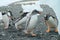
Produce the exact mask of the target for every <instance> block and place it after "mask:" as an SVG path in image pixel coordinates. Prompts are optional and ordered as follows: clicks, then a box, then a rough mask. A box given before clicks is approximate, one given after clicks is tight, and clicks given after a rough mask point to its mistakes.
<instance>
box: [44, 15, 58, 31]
mask: <svg viewBox="0 0 60 40" xmlns="http://www.w3.org/2000/svg"><path fill="white" fill-rule="evenodd" d="M44 19H45V24H46V25H47V26H48V29H47V30H46V32H50V31H51V30H50V28H55V32H58V30H57V26H58V25H57V19H56V18H55V17H54V16H52V15H50V14H46V15H45V17H44Z"/></svg>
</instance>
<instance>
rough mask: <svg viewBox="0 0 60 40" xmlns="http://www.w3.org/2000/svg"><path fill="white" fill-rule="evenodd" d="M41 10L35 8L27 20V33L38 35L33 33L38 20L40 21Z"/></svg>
mask: <svg viewBox="0 0 60 40" xmlns="http://www.w3.org/2000/svg"><path fill="white" fill-rule="evenodd" d="M40 14H41V13H40V12H39V11H37V10H33V11H32V14H31V16H30V18H28V19H27V21H26V24H27V25H26V26H27V28H26V29H25V31H24V32H25V34H31V36H37V35H36V34H35V33H33V31H34V29H35V27H36V25H37V22H38V16H40Z"/></svg>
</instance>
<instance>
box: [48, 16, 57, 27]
mask: <svg viewBox="0 0 60 40" xmlns="http://www.w3.org/2000/svg"><path fill="white" fill-rule="evenodd" d="M47 23H48V24H49V26H51V27H57V20H56V19H53V18H52V17H50V18H49V20H48V21H47Z"/></svg>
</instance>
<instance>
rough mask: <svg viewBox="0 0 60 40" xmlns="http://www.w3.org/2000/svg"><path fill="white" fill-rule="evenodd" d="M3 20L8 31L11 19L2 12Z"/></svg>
mask: <svg viewBox="0 0 60 40" xmlns="http://www.w3.org/2000/svg"><path fill="white" fill-rule="evenodd" d="M2 20H3V22H4V26H5V27H4V29H7V28H8V26H9V17H8V15H7V13H6V12H2Z"/></svg>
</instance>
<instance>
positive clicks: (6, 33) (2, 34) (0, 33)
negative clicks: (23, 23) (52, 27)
mask: <svg viewBox="0 0 60 40" xmlns="http://www.w3.org/2000/svg"><path fill="white" fill-rule="evenodd" d="M0 27H1V28H0V40H60V39H59V35H58V33H55V32H50V33H46V32H44V33H42V32H41V31H36V32H35V33H36V34H37V36H36V37H32V36H31V35H25V34H24V32H23V30H19V31H18V30H16V29H15V27H14V26H10V27H9V29H6V30H5V29H3V28H2V27H3V26H0ZM36 29H37V28H36ZM42 30H43V29H42Z"/></svg>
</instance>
